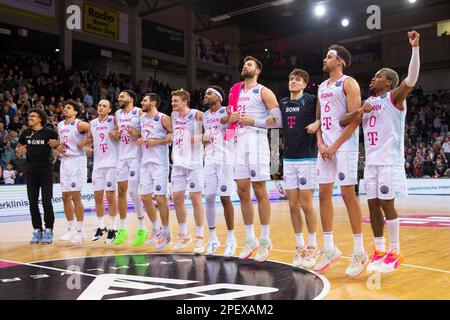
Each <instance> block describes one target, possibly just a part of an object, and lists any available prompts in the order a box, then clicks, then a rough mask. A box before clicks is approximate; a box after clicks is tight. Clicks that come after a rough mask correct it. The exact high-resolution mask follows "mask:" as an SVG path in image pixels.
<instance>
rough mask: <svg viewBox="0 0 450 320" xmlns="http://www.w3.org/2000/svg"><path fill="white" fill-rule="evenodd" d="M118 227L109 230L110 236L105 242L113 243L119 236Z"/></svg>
mask: <svg viewBox="0 0 450 320" xmlns="http://www.w3.org/2000/svg"><path fill="white" fill-rule="evenodd" d="M117 232H118V231H117V229H109V230H108V237H106V240H105V244H111V243H113V241H114V240H115V239H116V236H117Z"/></svg>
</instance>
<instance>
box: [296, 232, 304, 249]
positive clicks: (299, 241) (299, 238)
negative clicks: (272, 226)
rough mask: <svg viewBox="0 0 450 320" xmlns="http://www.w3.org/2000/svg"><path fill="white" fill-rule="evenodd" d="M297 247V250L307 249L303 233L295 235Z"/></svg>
mask: <svg viewBox="0 0 450 320" xmlns="http://www.w3.org/2000/svg"><path fill="white" fill-rule="evenodd" d="M295 247H296V248H304V247H305V239H303V232H300V233H296V234H295Z"/></svg>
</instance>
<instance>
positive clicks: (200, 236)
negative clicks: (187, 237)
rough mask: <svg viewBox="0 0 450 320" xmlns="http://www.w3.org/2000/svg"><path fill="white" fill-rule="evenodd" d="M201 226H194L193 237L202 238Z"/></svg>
mask: <svg viewBox="0 0 450 320" xmlns="http://www.w3.org/2000/svg"><path fill="white" fill-rule="evenodd" d="M203 230H204V228H203V226H200V227H199V226H195V235H196V236H197V237H199V238H203V237H204V233H203Z"/></svg>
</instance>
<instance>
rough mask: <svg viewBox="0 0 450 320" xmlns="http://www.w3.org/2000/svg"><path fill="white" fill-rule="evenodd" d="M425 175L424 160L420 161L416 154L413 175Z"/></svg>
mask: <svg viewBox="0 0 450 320" xmlns="http://www.w3.org/2000/svg"><path fill="white" fill-rule="evenodd" d="M422 175H423V171H422V161H420V159H419V158H418V157H417V156H416V157H415V158H414V165H413V172H412V176H413V177H414V178H421V177H422Z"/></svg>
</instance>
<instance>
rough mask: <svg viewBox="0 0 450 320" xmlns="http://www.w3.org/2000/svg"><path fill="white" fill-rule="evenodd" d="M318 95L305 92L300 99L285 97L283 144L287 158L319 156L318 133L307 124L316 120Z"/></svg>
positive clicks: (282, 110) (282, 112) (282, 111)
mask: <svg viewBox="0 0 450 320" xmlns="http://www.w3.org/2000/svg"><path fill="white" fill-rule="evenodd" d="M316 101H317V98H316V96H313V95H311V94H308V93H304V94H303V96H302V97H301V98H300V99H298V100H290V99H289V98H283V99H282V100H281V101H280V110H281V114H282V116H283V144H284V153H283V158H285V159H306V158H313V159H315V158H317V142H316V135H315V134H309V133H308V131H307V130H306V126H308V125H309V124H311V123H313V122H314V121H315V120H316Z"/></svg>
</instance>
